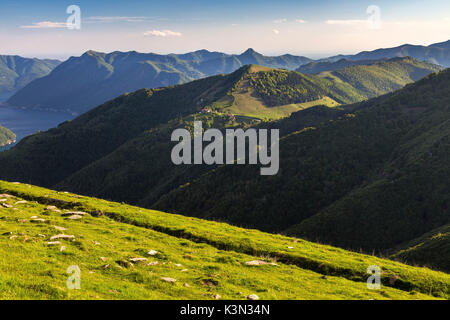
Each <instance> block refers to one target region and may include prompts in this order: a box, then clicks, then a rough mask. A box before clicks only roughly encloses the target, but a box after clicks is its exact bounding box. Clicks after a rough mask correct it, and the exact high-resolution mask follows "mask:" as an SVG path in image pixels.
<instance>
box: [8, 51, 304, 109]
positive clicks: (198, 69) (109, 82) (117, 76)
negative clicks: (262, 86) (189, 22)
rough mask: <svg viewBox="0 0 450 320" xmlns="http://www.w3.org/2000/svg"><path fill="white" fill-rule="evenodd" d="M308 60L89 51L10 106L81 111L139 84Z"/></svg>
mask: <svg viewBox="0 0 450 320" xmlns="http://www.w3.org/2000/svg"><path fill="white" fill-rule="evenodd" d="M310 61H312V60H311V59H308V58H305V57H296V56H292V55H284V56H279V57H266V56H263V55H261V54H259V53H257V52H255V51H254V50H252V49H248V50H247V51H245V52H244V53H242V54H240V55H227V54H224V53H219V52H209V51H206V50H201V51H196V52H192V53H188V54H181V55H176V54H170V55H158V54H152V53H148V54H146V53H138V52H135V51H132V52H113V53H109V54H106V53H101V52H94V51H88V52H86V53H85V54H83V55H82V56H81V57H72V58H70V59H69V60H67V61H65V62H64V63H62V64H61V65H60V66H58V67H57V68H56V69H55V70H54V71H53V72H52V73H51V74H49V75H48V76H46V77H43V78H41V79H38V80H36V81H33V82H32V83H30V84H29V85H28V86H26V87H25V88H24V89H23V90H20V91H19V92H17V93H16V94H15V95H14V96H13V97H11V99H9V100H8V104H10V105H13V106H19V107H27V108H43V109H50V110H57V111H68V112H71V113H76V114H81V113H83V112H85V111H87V110H89V109H91V108H92V107H95V106H97V105H99V104H101V103H103V102H105V101H107V100H110V99H113V98H115V97H117V96H119V95H121V94H123V93H125V92H133V91H136V90H138V89H141V88H157V87H166V86H171V85H176V84H181V83H186V82H189V81H192V80H195V79H200V78H205V77H207V76H211V75H217V74H222V73H224V74H226V73H230V72H233V71H235V70H237V69H238V68H240V67H242V66H243V65H247V64H259V65H263V66H267V67H273V68H286V69H295V68H297V67H298V66H299V65H302V64H304V63H307V62H310Z"/></svg>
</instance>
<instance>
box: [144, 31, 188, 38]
mask: <svg viewBox="0 0 450 320" xmlns="http://www.w3.org/2000/svg"><path fill="white" fill-rule="evenodd" d="M144 36H154V37H181V36H182V34H181V33H180V32H175V31H172V30H150V31H145V32H144Z"/></svg>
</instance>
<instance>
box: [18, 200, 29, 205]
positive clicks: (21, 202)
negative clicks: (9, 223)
mask: <svg viewBox="0 0 450 320" xmlns="http://www.w3.org/2000/svg"><path fill="white" fill-rule="evenodd" d="M27 202H28V201H26V200H20V201H17V202H16V203H15V204H24V203H27Z"/></svg>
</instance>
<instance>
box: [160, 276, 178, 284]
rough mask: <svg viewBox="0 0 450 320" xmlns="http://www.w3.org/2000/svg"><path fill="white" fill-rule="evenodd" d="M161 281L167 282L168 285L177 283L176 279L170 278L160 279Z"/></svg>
mask: <svg viewBox="0 0 450 320" xmlns="http://www.w3.org/2000/svg"><path fill="white" fill-rule="evenodd" d="M161 280H163V281H166V282H169V283H175V282H177V279H174V278H170V277H162V278H161Z"/></svg>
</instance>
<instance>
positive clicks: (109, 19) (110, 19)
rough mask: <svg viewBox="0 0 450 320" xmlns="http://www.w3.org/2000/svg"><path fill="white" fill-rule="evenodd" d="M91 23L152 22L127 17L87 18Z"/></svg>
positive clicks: (147, 18) (143, 18) (144, 18)
mask: <svg viewBox="0 0 450 320" xmlns="http://www.w3.org/2000/svg"><path fill="white" fill-rule="evenodd" d="M86 20H87V21H88V22H89V21H91V22H143V21H148V20H152V19H151V18H149V17H127V16H94V17H89V18H86Z"/></svg>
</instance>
